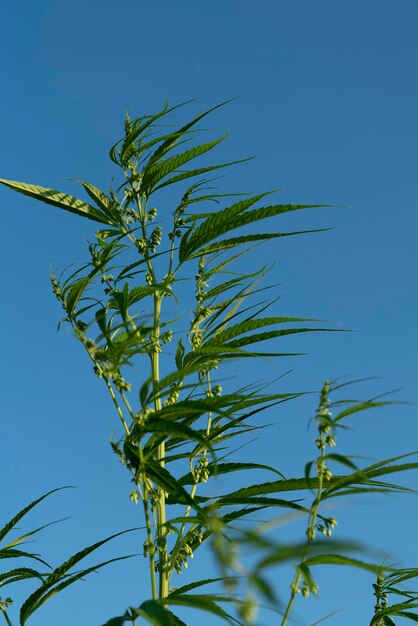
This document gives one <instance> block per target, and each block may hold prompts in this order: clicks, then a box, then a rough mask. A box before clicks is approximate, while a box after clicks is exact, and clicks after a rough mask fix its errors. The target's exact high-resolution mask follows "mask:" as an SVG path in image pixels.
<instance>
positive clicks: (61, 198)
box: [0, 178, 112, 225]
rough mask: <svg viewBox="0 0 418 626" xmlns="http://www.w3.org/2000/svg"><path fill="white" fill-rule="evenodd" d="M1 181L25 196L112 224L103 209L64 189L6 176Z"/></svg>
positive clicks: (102, 222)
mask: <svg viewBox="0 0 418 626" xmlns="http://www.w3.org/2000/svg"><path fill="white" fill-rule="evenodd" d="M0 183H1V184H2V185H5V186H6V187H10V189H13V190H14V191H17V192H18V193H21V194H23V195H24V196H29V197H30V198H34V199H35V200H39V201H41V202H45V203H46V204H52V205H53V206H56V207H58V208H60V209H64V211H69V212H70V213H75V214H76V215H80V216H81V217H87V218H88V219H90V220H94V221H95V222H100V223H101V224H108V225H112V222H111V221H110V220H109V218H108V217H107V216H106V215H104V214H103V213H102V212H101V211H99V210H98V209H95V208H94V207H92V206H91V205H90V204H87V203H86V202H83V201H82V200H79V199H78V198H75V197H74V196H70V195H68V194H66V193H63V192H62V191H56V190H55V189H48V188H47V187H41V186H39V185H30V184H28V183H21V182H18V181H15V180H6V179H5V178H0Z"/></svg>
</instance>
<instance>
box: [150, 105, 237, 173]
mask: <svg viewBox="0 0 418 626" xmlns="http://www.w3.org/2000/svg"><path fill="white" fill-rule="evenodd" d="M232 100H233V99H231V100H225V101H224V102H220V103H219V104H217V105H215V106H214V107H212V108H210V109H208V110H207V111H203V113H199V114H198V115H195V116H194V117H193V118H192V119H191V120H190V122H187V123H186V124H184V125H183V126H181V127H180V128H178V129H177V130H175V131H174V132H173V133H171V135H170V136H168V137H167V138H165V140H164V143H162V144H161V146H159V147H158V148H157V150H156V151H155V152H154V154H152V155H151V156H150V158H149V163H155V162H156V161H158V160H159V159H161V157H163V156H164V155H166V154H167V152H169V151H170V150H172V149H173V148H174V147H175V145H176V144H177V143H178V141H179V139H180V138H181V137H182V136H183V135H185V134H188V133H189V131H190V129H191V128H193V126H196V124H198V122H200V121H201V120H203V119H204V118H205V117H207V116H208V115H210V114H211V113H213V112H214V111H216V110H217V109H220V108H221V107H223V106H225V105H226V104H228V103H229V102H232ZM190 102H194V100H188V101H186V102H184V103H181V104H179V105H177V106H176V107H173V108H172V109H171V111H173V110H174V109H176V108H179V107H182V106H184V105H185V104H189V103H190Z"/></svg>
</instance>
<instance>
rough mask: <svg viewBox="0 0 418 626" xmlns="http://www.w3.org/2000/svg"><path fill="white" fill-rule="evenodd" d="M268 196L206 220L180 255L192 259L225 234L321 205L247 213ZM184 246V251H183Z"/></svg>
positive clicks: (194, 232)
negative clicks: (199, 251) (281, 215)
mask: <svg viewBox="0 0 418 626" xmlns="http://www.w3.org/2000/svg"><path fill="white" fill-rule="evenodd" d="M265 195H267V194H265V193H264V194H260V195H258V196H255V197H254V198H250V199H248V200H242V201H241V202H238V203H236V204H235V205H232V206H231V207H228V208H226V209H223V210H222V211H218V212H217V213H215V214H214V215H213V216H212V217H209V218H208V219H206V220H205V221H204V222H203V223H202V224H200V226H199V227H198V228H196V230H194V231H192V233H191V235H190V236H188V237H187V239H186V238H184V239H182V242H181V244H180V255H181V256H185V257H190V255H193V253H195V252H196V250H199V249H200V248H202V246H205V245H206V244H208V243H209V242H210V241H213V240H214V239H217V238H218V237H220V236H221V235H224V234H225V233H228V232H231V230H236V229H237V228H242V227H243V226H246V225H248V224H254V223H255V222H257V221H260V220H264V219H267V218H268V217H274V216H276V215H280V214H283V213H288V212H289V211H299V210H302V209H308V208H318V207H319V206H321V205H304V204H300V205H297V204H285V205H284V204H276V205H271V206H267V207H262V208H260V209H255V210H253V211H247V210H246V209H247V208H248V207H250V206H251V205H252V204H254V203H255V202H257V201H258V200H259V199H260V198H262V197H263V196H265ZM182 245H183V249H182Z"/></svg>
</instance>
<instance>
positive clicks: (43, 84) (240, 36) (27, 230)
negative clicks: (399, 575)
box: [0, 0, 418, 626]
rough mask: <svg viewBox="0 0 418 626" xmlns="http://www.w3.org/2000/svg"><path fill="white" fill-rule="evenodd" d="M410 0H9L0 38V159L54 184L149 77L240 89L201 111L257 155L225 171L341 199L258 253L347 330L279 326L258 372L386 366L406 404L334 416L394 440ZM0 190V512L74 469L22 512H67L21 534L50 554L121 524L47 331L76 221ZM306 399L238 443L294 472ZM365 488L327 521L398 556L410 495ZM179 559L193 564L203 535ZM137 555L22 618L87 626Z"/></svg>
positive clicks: (104, 421) (123, 487) (364, 448)
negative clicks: (376, 496) (275, 346)
mask: <svg viewBox="0 0 418 626" xmlns="http://www.w3.org/2000/svg"><path fill="white" fill-rule="evenodd" d="M417 18H418V7H417V4H416V2H415V0H403V1H402V3H399V2H394V1H387V0H381V1H379V2H378V1H377V0H370V1H369V2H367V3H366V2H360V1H359V0H352V1H351V2H338V3H337V2H333V1H331V0H319V1H318V2H315V3H313V2H310V1H309V0H295V1H294V2H285V1H283V0H275V1H273V0H263V1H262V2H250V1H248V0H240V1H238V0H236V1H232V0H224V1H220V0H214V1H212V2H210V3H200V2H192V1H190V0H184V1H181V2H169V1H168V0H165V1H163V0H156V1H155V2H154V3H152V6H151V3H149V2H144V1H140V0H136V1H133V0H129V1H124V2H120V3H114V2H110V1H109V0H104V1H101V2H98V1H97V0H90V1H89V2H81V1H80V0H74V1H73V2H71V3H62V2H59V1H58V0H55V1H52V0H51V1H47V0H38V1H37V2H36V3H32V2H28V1H26V0H25V1H23V2H20V3H14V4H11V3H9V4H8V6H7V7H4V8H3V23H2V34H1V38H0V56H1V58H2V98H1V100H0V124H1V136H2V149H1V152H0V176H1V177H3V178H9V179H12V180H22V181H27V182H33V183H38V184H40V185H44V186H47V187H48V186H49V187H53V188H62V189H63V190H67V191H69V192H71V191H73V189H74V187H72V184H71V183H70V182H68V180H66V179H69V178H81V179H85V180H89V181H91V182H93V183H95V184H97V185H98V186H101V185H102V186H104V188H106V186H107V185H108V183H109V182H110V180H111V177H112V175H113V174H114V170H113V166H112V164H111V162H110V161H109V159H108V158H107V149H108V148H109V146H110V145H112V143H114V141H115V140H116V139H117V138H118V137H119V135H120V133H121V129H122V119H123V115H124V113H125V110H126V109H127V108H129V110H130V111H131V112H132V114H133V115H135V114H140V113H144V112H147V113H148V112H154V111H156V110H158V109H159V108H161V106H162V104H163V102H164V100H165V98H166V97H168V98H169V100H170V102H171V103H178V102H181V101H184V100H188V99H190V98H195V97H199V98H200V100H199V103H197V104H196V108H197V107H209V106H212V105H214V104H216V103H218V102H219V101H222V100H225V99H229V98H233V97H236V96H238V99H237V100H236V101H234V102H233V103H231V104H230V105H228V106H226V107H224V108H222V109H221V110H219V111H218V112H217V113H216V115H214V116H213V118H212V120H211V124H212V126H213V127H214V128H216V130H217V131H218V132H219V133H224V132H225V131H226V130H228V129H229V131H230V136H229V138H228V141H227V142H226V143H225V144H223V146H222V148H221V149H220V151H219V154H220V158H221V159H222V160H232V159H235V158H241V157H244V156H248V155H257V157H258V158H257V159H256V160H254V161H251V162H250V163H248V164H246V165H243V166H242V168H241V169H239V168H237V169H234V170H231V171H230V173H229V174H228V177H227V178H225V180H224V181H222V182H221V184H222V185H225V189H226V190H228V191H241V190H243V191H254V192H256V191H264V190H267V189H271V188H280V189H282V191H281V196H280V199H281V198H282V199H283V202H297V203H301V202H307V203H325V204H330V205H338V208H326V209H323V210H319V211H315V212H311V213H309V214H308V213H304V214H300V215H297V216H294V217H292V219H290V218H289V222H288V224H289V225H291V227H292V228H293V227H295V226H297V227H300V226H302V227H304V228H325V227H332V230H331V231H328V232H326V233H320V234H317V235H309V236H305V237H303V238H289V239H288V240H283V241H280V242H279V243H275V244H274V245H269V246H267V247H266V253H265V254H266V256H267V257H268V259H269V260H274V259H276V260H277V265H276V267H275V269H274V272H273V277H274V281H275V282H278V283H280V287H279V291H280V293H282V298H281V300H280V311H281V313H282V314H286V315H297V316H300V317H303V316H306V317H315V318H321V319H327V320H332V321H333V322H335V327H336V328H339V329H352V330H353V331H355V332H351V333H330V334H329V335H327V336H325V335H323V336H319V335H317V334H316V335H315V336H310V337H308V336H304V337H303V338H300V339H297V340H292V342H290V343H289V347H290V346H291V347H292V350H295V351H298V350H299V351H303V352H307V353H308V355H307V356H305V357H303V358H300V359H297V360H296V359H293V360H292V361H290V360H289V362H286V363H284V364H282V363H279V364H278V365H277V372H275V375H276V374H277V375H280V374H281V373H283V372H284V371H287V370H292V371H291V373H289V374H288V376H287V377H286V379H285V382H283V381H281V384H282V385H284V387H285V388H286V390H289V389H290V390H294V389H298V390H317V389H318V388H320V386H321V384H322V381H323V380H324V378H334V377H338V376H344V375H352V376H354V377H356V378H357V377H365V376H376V377H381V379H380V380H377V381H374V382H370V383H363V385H362V387H361V388H359V389H358V392H357V393H358V395H359V396H363V397H368V396H372V395H374V394H375V393H376V394H377V393H379V392H383V391H386V390H390V389H394V388H401V389H402V391H401V392H400V393H398V395H397V396H396V397H398V398H399V399H403V400H407V401H409V402H410V404H407V405H401V406H393V407H390V408H387V409H385V410H384V411H382V412H380V413H377V412H376V413H375V414H370V415H369V416H367V417H364V418H361V419H360V418H356V419H353V422H352V427H353V430H352V431H349V432H347V434H346V435H345V439H344V441H345V443H342V444H341V451H344V452H351V453H354V454H359V455H367V456H370V457H373V458H381V457H383V456H392V455H395V454H398V453H399V454H401V453H403V452H408V451H410V450H413V449H414V447H416V443H415V442H416V441H417V439H418V437H417V436H418V426H417V408H416V402H417V400H418V397H417V371H418V367H417V366H418V358H417V353H418V351H417V347H418V346H417V334H416V329H415V324H416V319H417V314H418V299H417V284H418V281H417V278H418V269H417V268H418V265H417V262H416V232H417V227H418V219H417V190H416V184H415V181H416V168H417V160H418V159H417V157H418V148H417V146H418V126H417V122H416V120H417V107H418V80H417V78H418V76H417V74H418V65H417V58H418V43H417V38H416V23H417ZM0 207H1V216H2V232H3V237H2V246H1V266H2V267H3V276H2V279H3V281H2V282H3V289H2V292H3V298H2V305H1V322H2V331H3V332H2V352H3V359H2V368H3V374H2V376H1V379H2V382H3V410H2V418H1V420H0V440H1V441H2V444H3V445H2V453H1V461H0V468H1V470H0V471H1V476H2V484H1V489H2V502H3V506H2V512H1V518H2V519H3V518H4V519H7V517H8V516H9V517H10V516H11V515H12V514H13V513H14V512H15V510H16V509H18V508H19V507H21V506H23V505H24V504H26V503H27V502H28V501H30V500H31V499H34V498H35V497H37V496H38V495H39V494H41V493H43V492H44V491H47V490H49V489H51V488H54V487H56V486H60V485H67V484H71V485H77V486H78V488H77V489H74V490H68V491H67V492H63V493H61V494H57V495H55V496H53V498H51V501H50V502H49V503H48V504H45V505H44V506H43V507H42V509H39V511H37V512H34V513H33V515H32V517H31V519H30V520H28V522H27V524H29V523H30V524H32V523H33V525H36V524H38V525H39V524H41V523H45V521H49V520H51V519H57V518H60V517H65V516H67V515H71V519H70V520H68V521H66V522H64V523H62V524H59V525H57V526H54V527H52V528H51V529H49V530H48V531H47V532H45V535H44V537H43V539H41V538H39V540H38V542H37V543H36V548H37V549H38V548H39V550H41V549H42V550H43V552H44V553H45V554H47V556H48V557H49V558H50V560H52V561H54V562H58V561H59V560H61V559H62V560H63V559H64V558H65V557H66V556H68V555H69V554H70V553H72V552H75V551H76V550H77V549H78V548H80V547H81V546H83V545H86V544H88V543H92V542H94V541H95V540H97V538H99V537H102V536H106V535H108V534H111V533H113V532H117V531H119V530H123V529H125V528H127V527H132V526H136V525H138V524H139V522H138V514H137V511H136V510H135V508H134V506H133V505H132V504H131V503H130V502H129V499H128V493H129V490H130V485H129V483H128V482H127V481H126V477H125V476H124V474H123V472H122V471H120V468H119V467H118V465H117V464H116V463H115V460H114V458H113V455H112V454H111V452H110V449H109V446H108V439H109V438H110V436H111V434H112V432H116V431H117V424H116V420H115V419H114V416H113V414H112V407H111V406H110V404H109V402H108V401H107V398H106V397H105V396H104V394H103V393H102V392H103V390H102V389H101V387H100V386H99V385H98V384H97V381H96V379H95V378H94V377H93V375H92V374H91V370H90V367H89V364H88V363H87V361H86V359H85V355H84V354H83V353H82V351H81V349H80V347H79V346H78V344H77V343H76V342H75V341H74V340H73V338H72V337H71V336H70V334H69V333H68V331H67V330H64V331H63V332H61V333H60V334H57V333H56V326H57V323H58V321H59V318H60V310H59V307H58V306H57V304H56V302H55V300H54V299H53V296H52V294H51V292H50V286H49V278H48V268H49V266H50V264H51V262H54V263H56V264H57V265H58V266H61V267H64V266H65V265H68V264H69V263H72V262H79V261H81V260H83V259H84V258H85V245H86V239H87V238H88V237H91V236H92V233H93V232H94V226H92V225H89V224H86V223H85V222H84V221H83V220H78V219H77V218H75V217H73V216H72V215H69V214H64V213H60V212H59V211H58V210H57V209H54V208H53V207H49V206H46V205H45V206H43V205H38V204H37V203H35V202H33V201H31V200H29V199H28V198H24V197H18V196H16V195H14V194H12V192H10V191H8V190H6V189H2V190H1V194H0ZM270 369H271V368H270ZM260 372H261V376H263V375H265V376H267V375H269V372H268V369H265V370H262V369H261V370H260ZM263 372H264V373H263ZM239 375H240V376H242V377H243V378H245V377H246V376H247V377H248V376H249V375H250V372H248V371H246V369H245V367H243V370H242V371H241V372H240V374H239ZM286 386H287V387H286ZM353 393H354V392H353ZM315 402H316V398H315V397H311V398H309V399H307V400H304V401H301V402H299V403H294V404H293V405H292V406H290V405H288V406H287V407H286V409H285V410H281V412H280V414H279V415H278V416H277V417H276V416H275V415H274V416H272V421H276V420H277V422H278V423H277V425H275V426H274V428H273V430H271V429H270V431H269V433H268V434H267V435H265V436H264V438H263V435H261V437H260V439H259V440H258V441H257V442H255V443H254V444H253V446H252V448H251V449H249V450H248V451H246V454H247V455H248V456H249V455H251V456H254V457H258V458H262V459H263V460H268V461H270V462H274V463H275V464H277V466H278V467H279V469H281V470H282V471H285V473H286V474H288V475H293V474H295V475H296V474H300V473H301V472H303V466H304V463H305V462H306V460H307V459H308V458H311V455H313V454H314V450H313V443H312V439H313V432H312V431H309V432H307V431H306V425H307V421H308V418H309V417H310V416H311V414H312V412H313V410H314V405H315ZM343 448H344V449H343ZM248 456H247V458H248ZM405 480H406V481H407V482H408V484H414V482H415V483H416V478H415V477H408V478H405ZM367 504H368V505H369V504H370V503H367ZM371 504H373V506H366V504H365V503H364V502H363V503H359V502H357V503H355V502H352V503H350V505H349V507H346V508H345V509H342V510H341V513H340V512H338V517H339V519H340V525H339V532H341V536H348V535H350V534H352V535H355V536H357V537H358V538H360V539H362V540H365V541H370V542H371V544H372V545H373V546H374V547H375V548H377V549H378V548H383V550H385V551H390V552H391V554H392V555H393V560H398V561H399V562H403V563H404V564H405V565H410V566H416V565H417V564H418V551H417V548H416V545H415V544H416V542H415V540H414V539H415V530H414V529H415V519H416V513H417V511H418V505H417V500H416V498H415V497H414V496H409V497H407V498H403V499H393V498H392V499H391V500H388V501H386V500H385V501H383V500H376V501H374V502H372V503H371ZM344 524H346V526H345V527H344ZM25 528H26V526H25ZM133 541H137V545H136V544H135V545H134V546H133V545H132V544H133ZM140 546H141V540H140V539H139V538H138V539H135V540H132V539H127V538H125V539H120V540H119V542H118V543H116V542H115V543H114V544H113V545H112V546H111V547H109V548H108V549H106V550H103V551H102V553H101V555H100V558H102V557H103V558H106V557H109V556H116V555H118V554H126V553H130V552H135V551H137V550H139V549H140ZM140 564H141V562H140ZM141 565H142V564H141ZM195 567H196V569H195V570H194V573H195V574H196V577H197V576H199V574H201V573H202V571H203V569H202V568H206V567H210V557H209V556H208V557H206V562H205V561H204V562H203V563H201V564H200V566H199V564H198V563H196V566H195ZM143 569H144V574H143V576H142V575H140V574H138V571H137V568H136V566H135V563H134V560H132V561H131V562H130V563H128V564H117V565H114V566H111V567H109V568H108V569H107V570H103V571H102V572H101V573H100V574H97V575H94V576H93V577H92V578H91V579H90V580H89V581H88V582H87V581H86V582H85V583H80V584H79V585H78V586H75V587H74V588H73V589H71V590H69V591H67V592H66V593H65V594H63V595H62V596H61V597H57V598H54V599H53V600H51V602H50V603H48V605H46V606H45V607H44V608H43V609H41V610H40V611H39V613H38V614H35V615H34V617H33V619H32V622H31V623H32V624H33V626H41V625H42V626H49V625H51V626H52V624H54V625H55V624H58V623H59V624H60V625H62V626H74V624H83V626H84V625H85V626H100V625H101V624H102V623H104V622H105V621H106V619H108V618H110V617H112V616H113V615H117V614H120V613H121V612H122V611H123V609H124V608H125V607H126V606H128V605H135V604H139V602H140V601H142V600H143V599H145V597H146V596H147V593H148V591H147V589H146V578H145V568H143ZM337 575H338V576H337ZM371 582H372V580H371V578H370V577H369V576H367V575H365V574H358V573H357V572H340V571H337V572H336V571H334V572H332V573H331V575H328V574H326V573H324V574H323V575H321V576H320V585H321V593H320V599H319V600H318V601H314V600H309V601H308V602H307V603H305V604H304V605H303V607H301V610H300V620H301V622H300V623H306V624H311V623H313V622H314V621H315V620H316V619H320V617H321V616H324V615H325V614H326V613H329V612H331V611H333V610H337V609H339V608H343V609H344V610H343V611H342V612H341V613H338V615H336V616H335V617H333V618H332V619H330V622H329V623H333V624H336V625H338V626H346V625H348V624H352V623H355V622H358V623H360V622H362V623H366V622H367V619H368V617H369V615H370V612H371V610H372V605H373V598H372V596H371V590H370V584H371ZM284 585H285V588H287V582H285V583H284ZM348 589H349V592H348ZM354 599H355V600H354ZM301 604H302V603H301ZM302 616H305V617H304V618H302ZM199 619H200V618H199ZM303 619H304V620H305V621H303Z"/></svg>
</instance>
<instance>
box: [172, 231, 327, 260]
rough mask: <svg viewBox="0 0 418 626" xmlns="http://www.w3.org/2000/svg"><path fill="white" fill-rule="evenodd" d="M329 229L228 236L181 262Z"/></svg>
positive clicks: (183, 257) (181, 258)
mask: <svg viewBox="0 0 418 626" xmlns="http://www.w3.org/2000/svg"><path fill="white" fill-rule="evenodd" d="M326 230H328V229H327V228H317V229H311V230H298V231H293V232H287V233H257V234H255V235H243V236H241V237H231V238H230V237H228V239H222V240H221V241H215V243H211V244H209V245H208V246H205V247H203V248H200V249H198V250H197V251H195V252H193V253H190V254H189V255H187V256H180V255H179V261H180V263H184V262H185V261H187V260H189V259H195V258H197V257H200V256H206V255H208V254H213V253H214V252H219V251H221V250H228V249H230V248H236V247H237V246H242V245H243V244H246V243H250V242H253V241H267V240H268V239H276V238H277V237H289V236H292V235H304V234H307V233H320V232H323V231H326Z"/></svg>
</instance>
